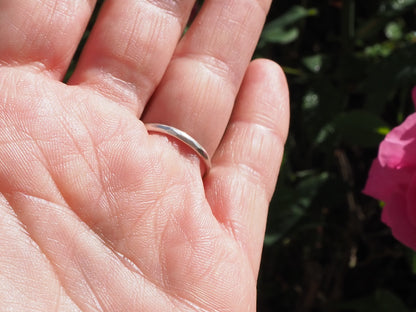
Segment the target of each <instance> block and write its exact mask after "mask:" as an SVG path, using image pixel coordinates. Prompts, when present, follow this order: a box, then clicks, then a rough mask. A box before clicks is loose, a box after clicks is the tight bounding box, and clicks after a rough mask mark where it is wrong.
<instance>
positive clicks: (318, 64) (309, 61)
mask: <svg viewBox="0 0 416 312" xmlns="http://www.w3.org/2000/svg"><path fill="white" fill-rule="evenodd" d="M302 63H303V65H305V66H306V68H307V69H309V70H310V71H311V72H313V73H318V72H319V71H320V70H321V68H322V63H323V56H322V54H316V55H312V56H307V57H304V58H303V59H302Z"/></svg>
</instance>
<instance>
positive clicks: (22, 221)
mask: <svg viewBox="0 0 416 312" xmlns="http://www.w3.org/2000/svg"><path fill="white" fill-rule="evenodd" d="M6 2H7V1H6ZM56 2H60V1H56ZM109 2H110V3H111V1H109ZM248 2H249V1H248ZM3 3H5V2H4V1H1V0H0V11H1V9H2V5H3ZM113 6H114V5H113ZM8 9H9V10H10V11H9V12H11V13H13V12H15V11H17V9H15V8H8ZM107 10H108V11H111V4H108V9H107ZM184 10H185V9H184ZM188 10H189V8H188ZM103 14H104V13H103ZM106 14H108V13H106ZM103 20H105V16H104V17H103ZM99 23H100V22H98V25H100V24H99ZM104 24H105V23H104V22H102V24H101V25H104ZM97 27H99V26H97ZM101 27H104V26H101ZM2 35H3V37H4V36H5V35H4V34H2V33H1V32H0V39H1V38H2ZM189 36H191V35H189ZM92 38H93V39H92V40H94V34H93V35H92ZM95 38H99V36H97V35H96V36H95ZM74 40H75V39H74ZM95 40H100V39H95ZM97 42H98V41H97ZM185 42H186V40H185ZM183 45H184V46H186V44H183ZM94 46H95V45H91V46H90V48H88V46H87V49H86V52H85V56H84V58H83V59H81V62H80V65H79V67H78V69H77V71H76V72H75V74H74V76H73V78H72V81H71V85H70V86H68V85H65V84H63V83H61V82H59V79H57V77H58V76H62V68H65V64H64V65H60V66H61V73H59V70H57V69H56V72H57V74H45V71H43V70H40V67H39V66H38V65H36V66H34V65H33V63H31V62H28V61H27V60H25V62H22V64H21V66H3V67H0V95H1V96H0V143H1V144H0V146H1V147H0V179H1V181H2V182H1V184H0V194H1V196H0V250H1V255H2V256H1V257H0V302H1V303H2V305H3V306H8V307H10V309H11V310H16V311H22V310H30V311H54V310H58V311H74V310H79V309H80V310H83V311H96V310H104V311H136V310H137V311H174V310H179V311H187V310H206V311H243V310H253V309H254V307H255V291H256V288H255V285H256V277H257V271H258V265H259V258H260V253H261V241H262V237H263V236H262V235H263V232H264V223H265V215H266V210H267V205H268V201H269V200H270V196H271V192H272V189H273V185H274V183H275V178H276V173H277V170H278V161H277V162H276V161H275V163H272V162H271V161H272V158H271V157H270V153H272V154H274V155H276V153H277V154H278V157H280V156H281V150H282V145H281V143H282V140H284V135H285V134H284V132H285V129H286V127H287V117H286V116H284V117H280V118H283V119H281V123H279V124H278V125H277V126H273V125H274V124H275V122H276V121H277V117H272V119H270V120H266V119H267V118H266V117H265V118H262V117H261V116H262V114H263V115H264V114H265V113H264V111H263V110H264V109H265V108H267V105H269V106H270V103H268V101H267V100H266V99H265V100H264V103H263V104H262V103H253V104H250V103H251V102H254V101H252V100H253V99H255V98H256V99H258V98H260V96H259V94H262V93H265V91H266V90H267V87H268V85H267V83H265V82H264V81H263V79H264V80H271V81H272V82H276V83H278V84H280V85H281V86H282V87H279V88H278V91H274V92H271V93H272V94H271V95H270V96H269V98H268V99H269V100H273V101H275V102H279V101H278V100H277V96H276V94H278V93H285V90H284V82H283V79H282V78H281V75H280V74H276V69H275V67H273V66H274V65H273V66H272V68H271V69H267V68H270V66H271V65H270V64H269V63H267V62H264V61H260V62H257V63H254V64H253V65H252V66H251V70H248V71H247V73H246V79H245V82H244V83H243V85H242V87H241V89H240V91H239V99H238V100H237V106H236V107H235V108H234V111H233V113H232V117H231V119H230V121H229V122H228V125H227V122H225V123H224V121H221V118H217V119H216V120H215V121H213V122H212V123H210V126H207V127H208V129H203V130H204V131H203V132H200V133H198V131H197V130H195V129H196V128H195V127H194V125H185V123H186V120H181V119H180V118H181V117H180V116H179V115H178V116H176V117H175V115H174V110H173V109H172V108H169V107H163V106H160V105H158V104H157V103H166V102H167V101H168V100H170V102H172V101H174V100H172V99H175V98H176V97H177V96H178V94H177V92H176V91H175V90H177V89H181V90H185V92H183V91H181V99H182V100H184V101H186V100H187V99H188V100H189V101H193V102H194V101H196V100H195V90H194V89H193V88H191V87H192V85H191V81H180V80H177V79H175V75H178V72H180V71H179V69H180V70H181V71H185V72H187V71H191V70H192V69H191V66H190V64H187V63H186V61H183V60H181V58H180V57H176V58H175V57H174V58H172V60H171V61H170V64H169V60H168V59H166V65H165V66H164V65H163V64H162V65H160V67H161V68H156V67H155V66H156V65H152V66H153V68H154V72H156V73H158V72H160V74H159V75H160V78H159V79H156V80H158V85H154V86H151V87H148V90H147V93H146V92H136V93H135V95H133V96H132V95H131V93H130V92H128V91H127V90H126V89H123V88H124V87H114V81H113V82H112V83H113V84H112V86H110V85H107V84H106V82H105V81H106V78H105V77H103V78H102V79H101V80H100V82H96V81H92V80H91V79H90V78H89V77H90V74H89V73H90V71H93V70H94V65H91V64H93V62H94V61H93V60H91V57H90V55H89V54H97V51H94ZM178 49H179V48H178ZM183 49H185V50H186V47H183ZM6 50H7V49H6ZM9 50H13V44H12V43H10V47H9ZM57 51H58V52H56V51H55V53H57V54H59V53H60V52H59V44H58V48H57ZM1 52H2V51H1V50H0V57H3V58H6V57H5V55H10V52H11V51H7V52H8V53H7V54H4V53H3V54H1ZM36 52H38V51H36ZM36 52H35V51H29V52H28V53H31V54H30V55H31V57H34V55H35V58H36ZM16 53H17V52H16ZM50 53H52V52H50ZM175 53H177V52H175ZM28 55H29V54H28ZM28 55H23V56H24V57H23V59H24V58H25V57H29V56H28ZM39 58H40V57H39ZM19 59H22V57H19ZM43 59H45V58H42V60H43ZM7 61H9V60H7ZM67 61H68V60H67ZM62 62H63V63H65V62H64V61H62ZM162 63H163V62H162ZM141 65H143V64H141ZM147 65H149V64H147ZM266 65H267V66H266ZM45 66H48V65H45ZM149 66H150V65H149ZM166 66H167V71H166V73H165V76H164V78H163V79H161V78H162V73H163V72H164V70H165V69H166ZM240 66H243V67H244V65H240ZM240 71H241V72H242V73H243V74H244V72H245V69H242V70H241V69H240ZM124 74H125V76H123V77H127V76H131V74H129V75H127V74H126V73H124ZM260 74H261V75H265V76H264V78H262V79H259V78H258V77H259V75H260ZM86 77H88V78H86ZM141 78H142V77H141ZM153 78H154V77H153ZM123 80H127V78H123ZM237 80H238V79H237ZM117 81H118V80H117ZM172 81H173V82H172ZM176 81H177V82H176ZM123 83H124V82H123ZM129 83H133V82H131V81H129ZM134 83H135V84H136V87H137V86H138V87H137V88H139V87H140V88H145V87H143V86H141V85H140V82H137V81H134ZM175 83H176V85H175ZM236 83H237V84H239V82H238V81H237V82H236ZM184 84H185V85H186V84H188V85H189V86H190V88H184V89H182V88H183V85H184ZM103 85H105V86H106V87H108V88H107V89H106V90H110V91H109V92H107V91H105V92H104V91H102V88H103ZM123 86H124V84H123ZM210 86H211V87H212V84H209V83H207V85H206V87H204V88H206V90H200V93H201V94H204V96H205V97H207V96H208V95H207V93H209V92H210V90H209V87H210ZM156 87H157V91H156V92H155V91H154V89H156ZM120 89H121V90H122V91H120ZM231 89H232V88H231ZM186 90H188V91H186ZM225 90H227V88H225ZM150 94H153V98H152V101H151V103H150V104H149V103H148V99H149V97H150ZM229 94H234V95H230V96H231V97H235V95H236V93H233V92H231V91H230V92H229ZM200 97H201V96H199V97H198V98H200ZM222 98H226V100H228V99H227V94H225V95H222ZM203 100H204V101H207V100H209V99H207V98H205V99H203ZM273 101H271V102H273ZM238 103H240V104H238ZM280 103H281V105H280V106H279V105H278V109H274V111H275V112H274V113H272V115H276V116H278V115H279V113H281V112H285V109H286V108H285V105H286V97H285V96H284V97H283V99H282V100H280ZM145 105H147V112H146V114H142V111H143V109H144V106H145ZM262 105H263V106H262ZM256 106H257V107H256ZM161 107H162V108H161ZM223 108H224V107H222V109H223ZM191 109H193V110H196V109H197V108H191ZM231 109H232V107H230V108H229V109H228V110H229V113H225V117H223V119H224V120H228V119H229V115H230V113H231ZM269 110H270V107H269ZM188 113H189V114H190V115H192V114H193V113H192V112H188ZM182 114H185V115H186V112H185V113H184V112H182ZM265 115H267V116H268V117H270V111H268V112H267V113H266V114H265ZM137 116H139V118H138V117H137ZM172 116H173V117H172ZM140 119H141V120H143V121H153V120H156V121H160V122H165V123H168V124H175V125H178V127H179V126H182V127H185V128H186V131H188V132H191V133H192V135H193V136H195V137H197V138H198V140H199V141H201V142H202V144H203V145H204V146H206V147H207V150H208V151H209V152H210V154H211V155H212V156H213V168H212V170H211V172H210V173H209V174H208V175H207V176H205V177H204V179H202V178H201V170H200V169H201V168H200V166H199V161H198V159H197V157H195V155H193V153H192V152H191V151H189V150H187V149H186V148H185V147H184V146H182V145H181V144H180V143H179V142H175V141H173V140H172V139H169V138H167V137H165V136H161V135H155V134H150V135H149V134H148V133H147V131H146V129H145V128H144V126H143V123H142V121H141V120H140ZM265 120H266V121H265ZM225 128H226V129H227V130H225V135H224V137H223V139H222V141H221V143H220V142H219V140H220V139H221V137H222V134H223V133H224V129H225ZM271 130H272V131H271ZM206 133H209V135H207V134H206ZM210 133H214V135H213V136H212V135H211V134H210ZM279 135H281V136H280V137H279ZM247 136H252V139H253V142H251V141H249V142H247V141H246V140H247ZM259 147H262V148H264V149H265V150H264V151H263V152H264V153H263V154H260V153H259V150H258V148H259ZM279 155H280V156H279ZM275 157H276V156H274V157H273V158H275ZM258 164H260V165H258ZM264 164H266V165H267V168H264V167H263V165H264ZM202 169H203V168H202Z"/></svg>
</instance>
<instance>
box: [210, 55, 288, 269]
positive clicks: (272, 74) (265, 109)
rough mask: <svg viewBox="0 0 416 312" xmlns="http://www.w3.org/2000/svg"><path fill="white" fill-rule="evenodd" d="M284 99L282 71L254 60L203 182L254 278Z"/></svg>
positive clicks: (281, 135)
mask: <svg viewBox="0 0 416 312" xmlns="http://www.w3.org/2000/svg"><path fill="white" fill-rule="evenodd" d="M288 102H289V100H288V90H287V85H286V80H285V77H284V74H283V73H282V71H281V69H280V68H279V67H278V66H277V65H276V64H275V63H273V62H271V61H265V60H257V61H254V62H253V63H252V64H251V65H250V67H249V68H248V71H247V74H246V76H245V79H244V82H243V84H242V87H241V91H240V94H239V96H238V99H237V103H236V106H235V109H234V112H233V114H232V116H231V120H230V123H229V125H228V127H227V130H226V132H225V136H224V138H223V141H222V142H221V144H220V146H219V148H218V150H217V152H216V153H215V155H214V158H213V169H212V170H211V172H210V174H209V175H208V176H207V178H206V180H205V186H206V193H207V199H208V201H209V202H210V204H211V207H212V210H213V213H214V215H215V216H216V218H217V220H218V221H219V222H220V223H222V224H223V225H224V226H225V228H227V229H228V230H229V231H230V233H232V234H233V235H234V237H235V239H236V240H237V241H239V242H240V243H241V245H242V246H243V247H244V248H245V250H246V251H247V254H248V256H249V258H250V260H251V264H252V267H253V271H254V273H255V276H257V272H258V267H259V261H260V255H261V249H262V245H263V238H264V231H265V224H266V217H267V208H268V206H269V202H270V199H271V196H272V194H273V191H274V187H275V184H276V178H277V174H278V172H279V167H280V163H281V160H282V155H283V147H284V142H285V140H286V136H287V131H288V124H289V107H288V104H289V103H288Z"/></svg>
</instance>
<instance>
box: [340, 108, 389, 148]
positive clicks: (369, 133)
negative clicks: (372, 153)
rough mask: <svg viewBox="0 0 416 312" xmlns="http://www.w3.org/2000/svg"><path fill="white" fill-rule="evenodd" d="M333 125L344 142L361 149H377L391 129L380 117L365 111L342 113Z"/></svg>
mask: <svg viewBox="0 0 416 312" xmlns="http://www.w3.org/2000/svg"><path fill="white" fill-rule="evenodd" d="M333 125H334V127H335V131H336V133H337V134H339V135H340V136H341V138H342V139H343V140H345V141H347V142H348V143H350V144H352V145H358V146H361V147H376V146H377V145H378V144H379V143H380V141H381V140H382V139H383V137H384V134H382V133H384V132H386V129H388V128H389V127H388V124H387V123H386V122H384V121H383V120H382V119H381V118H380V117H378V116H377V115H375V114H373V113H370V112H368V111H365V110H355V111H351V112H348V113H341V114H340V115H338V116H337V117H335V119H334V122H333Z"/></svg>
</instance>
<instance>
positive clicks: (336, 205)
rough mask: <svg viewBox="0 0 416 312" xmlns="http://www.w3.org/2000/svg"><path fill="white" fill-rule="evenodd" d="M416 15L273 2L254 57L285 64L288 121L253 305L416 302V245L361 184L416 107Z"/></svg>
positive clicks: (393, 0) (366, 306)
mask: <svg viewBox="0 0 416 312" xmlns="http://www.w3.org/2000/svg"><path fill="white" fill-rule="evenodd" d="M103 1H104V0H99V1H98V6H97V9H96V12H97V11H98V10H99V7H100V5H101V4H102V2H103ZM202 3H203V1H198V4H199V5H202ZM94 16H96V14H95V15H94ZM415 17H416V0H385V1H375V0H361V1H360V0H279V1H274V3H273V4H272V7H271V11H270V14H269V17H268V22H267V24H266V26H265V28H264V31H263V34H262V37H261V40H260V42H259V45H258V48H257V50H256V53H255V57H256V58H257V57H266V58H270V59H273V60H275V61H276V62H278V63H279V64H280V65H281V66H282V67H283V68H284V70H285V72H286V74H287V78H288V82H289V87H290V92H291V129H290V135H289V138H288V141H287V145H286V154H285V158H284V161H283V166H282V169H281V173H280V178H279V182H278V187H277V191H276V193H275V196H274V198H273V200H272V203H271V205H270V213H269V219H268V226H267V233H266V238H265V243H264V253H263V258H262V265H261V270H260V275H259V283H258V311H265V312H267V311H290V312H303V311H305V312H306V311H310V312H312V311H319V312H321V311H322V312H326V311H328V312H329V311H345V312H406V311H416V278H415V277H416V275H415V274H416V254H415V253H414V252H413V251H411V250H409V249H407V248H406V247H404V246H402V245H401V244H400V243H399V242H397V241H395V239H394V238H393V237H392V236H391V233H390V230H389V229H388V228H387V227H386V226H385V225H383V224H382V223H381V221H380V214H381V211H382V206H383V205H382V203H379V202H377V201H376V200H374V199H371V198H369V197H367V196H365V195H363V194H362V193H361V190H362V189H363V187H364V185H365V181H366V178H367V174H368V170H369V167H370V164H371V162H372V160H373V159H374V158H375V157H376V155H377V147H378V144H379V143H380V141H381V140H382V139H383V137H384V135H385V134H386V133H387V132H388V131H389V130H390V129H391V128H393V127H395V126H397V125H398V124H399V123H401V122H402V121H403V120H404V118H405V117H406V116H407V115H408V114H410V113H412V112H414V107H413V105H412V102H411V97H410V92H411V89H412V87H413V86H414V85H416V19H415ZM94 18H95V17H93V19H92V20H91V22H90V26H89V29H90V28H91V26H92V24H93V22H94ZM88 33H89V30H87V32H86V33H85V36H84V41H85V39H86V38H87V36H88ZM81 48H82V44H81V46H80V48H79V50H80V49H81ZM78 54H79V52H77V54H76V55H75V57H74V61H73V63H72V66H71V69H70V70H69V71H68V75H67V77H69V76H70V74H71V72H72V68H73V67H74V65H75V64H76V61H77V58H78Z"/></svg>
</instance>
